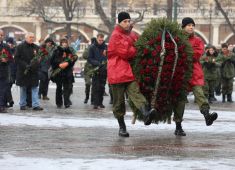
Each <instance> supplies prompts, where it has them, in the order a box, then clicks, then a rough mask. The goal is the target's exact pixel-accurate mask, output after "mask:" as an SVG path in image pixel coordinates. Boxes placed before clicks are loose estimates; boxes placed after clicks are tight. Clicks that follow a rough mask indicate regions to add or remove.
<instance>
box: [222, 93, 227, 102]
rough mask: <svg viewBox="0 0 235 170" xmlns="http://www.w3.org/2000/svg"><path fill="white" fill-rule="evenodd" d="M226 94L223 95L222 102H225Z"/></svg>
mask: <svg viewBox="0 0 235 170" xmlns="http://www.w3.org/2000/svg"><path fill="white" fill-rule="evenodd" d="M225 97H226V96H225V94H223V95H222V102H223V103H225Z"/></svg>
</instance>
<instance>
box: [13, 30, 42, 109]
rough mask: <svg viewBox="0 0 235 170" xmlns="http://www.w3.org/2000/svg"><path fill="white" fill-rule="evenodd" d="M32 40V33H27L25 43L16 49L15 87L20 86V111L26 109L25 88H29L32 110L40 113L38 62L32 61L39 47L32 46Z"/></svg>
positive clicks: (33, 37)
mask: <svg viewBox="0 0 235 170" xmlns="http://www.w3.org/2000/svg"><path fill="white" fill-rule="evenodd" d="M34 39H35V36H34V33H31V32H28V33H26V35H25V41H23V42H22V43H21V44H19V45H18V46H17V47H16V54H15V61H16V65H17V71H16V85H18V86H20V109H21V110H26V109H27V107H26V105H27V102H26V98H27V88H31V90H30V91H31V93H32V107H33V110H35V111H41V110H43V108H42V107H40V102H39V99H38V84H39V77H38V69H39V61H38V60H36V61H35V60H34V59H35V57H36V55H37V53H38V49H39V47H38V46H37V45H36V44H34ZM33 61H34V62H33Z"/></svg>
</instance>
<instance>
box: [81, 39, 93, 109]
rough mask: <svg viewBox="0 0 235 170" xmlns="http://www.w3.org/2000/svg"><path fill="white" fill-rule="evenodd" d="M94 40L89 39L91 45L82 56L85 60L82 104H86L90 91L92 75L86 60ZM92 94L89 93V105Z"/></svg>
mask: <svg viewBox="0 0 235 170" xmlns="http://www.w3.org/2000/svg"><path fill="white" fill-rule="evenodd" d="M95 41H96V38H95V37H93V38H91V44H90V45H89V46H88V47H87V48H86V49H85V51H84V52H83V54H82V58H83V59H84V60H86V64H85V66H84V80H85V96H86V97H85V100H84V103H85V104H86V103H87V102H88V100H89V96H90V89H91V84H92V83H91V81H92V74H91V70H92V65H91V64H90V63H89V62H88V61H87V60H88V51H89V48H90V46H91V45H92V44H93V43H95ZM93 98H94V97H93V94H92V93H91V104H93Z"/></svg>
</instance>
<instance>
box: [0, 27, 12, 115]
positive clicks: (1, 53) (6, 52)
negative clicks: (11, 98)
mask: <svg viewBox="0 0 235 170" xmlns="http://www.w3.org/2000/svg"><path fill="white" fill-rule="evenodd" d="M3 39H4V31H3V30H1V29H0V113H7V110H6V93H7V89H8V87H9V60H10V59H12V56H11V53H10V48H9V46H8V45H7V44H6V43H3Z"/></svg>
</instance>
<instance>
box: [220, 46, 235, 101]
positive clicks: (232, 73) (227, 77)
mask: <svg viewBox="0 0 235 170" xmlns="http://www.w3.org/2000/svg"><path fill="white" fill-rule="evenodd" d="M221 48H222V49H221V53H220V56H219V58H220V60H221V77H222V102H223V103H224V102H225V101H226V96H227V101H228V102H230V103H232V102H233V100H232V92H233V78H234V77H235V54H233V53H232V52H231V51H229V49H228V45H227V44H225V43H224V44H222V45H221Z"/></svg>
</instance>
